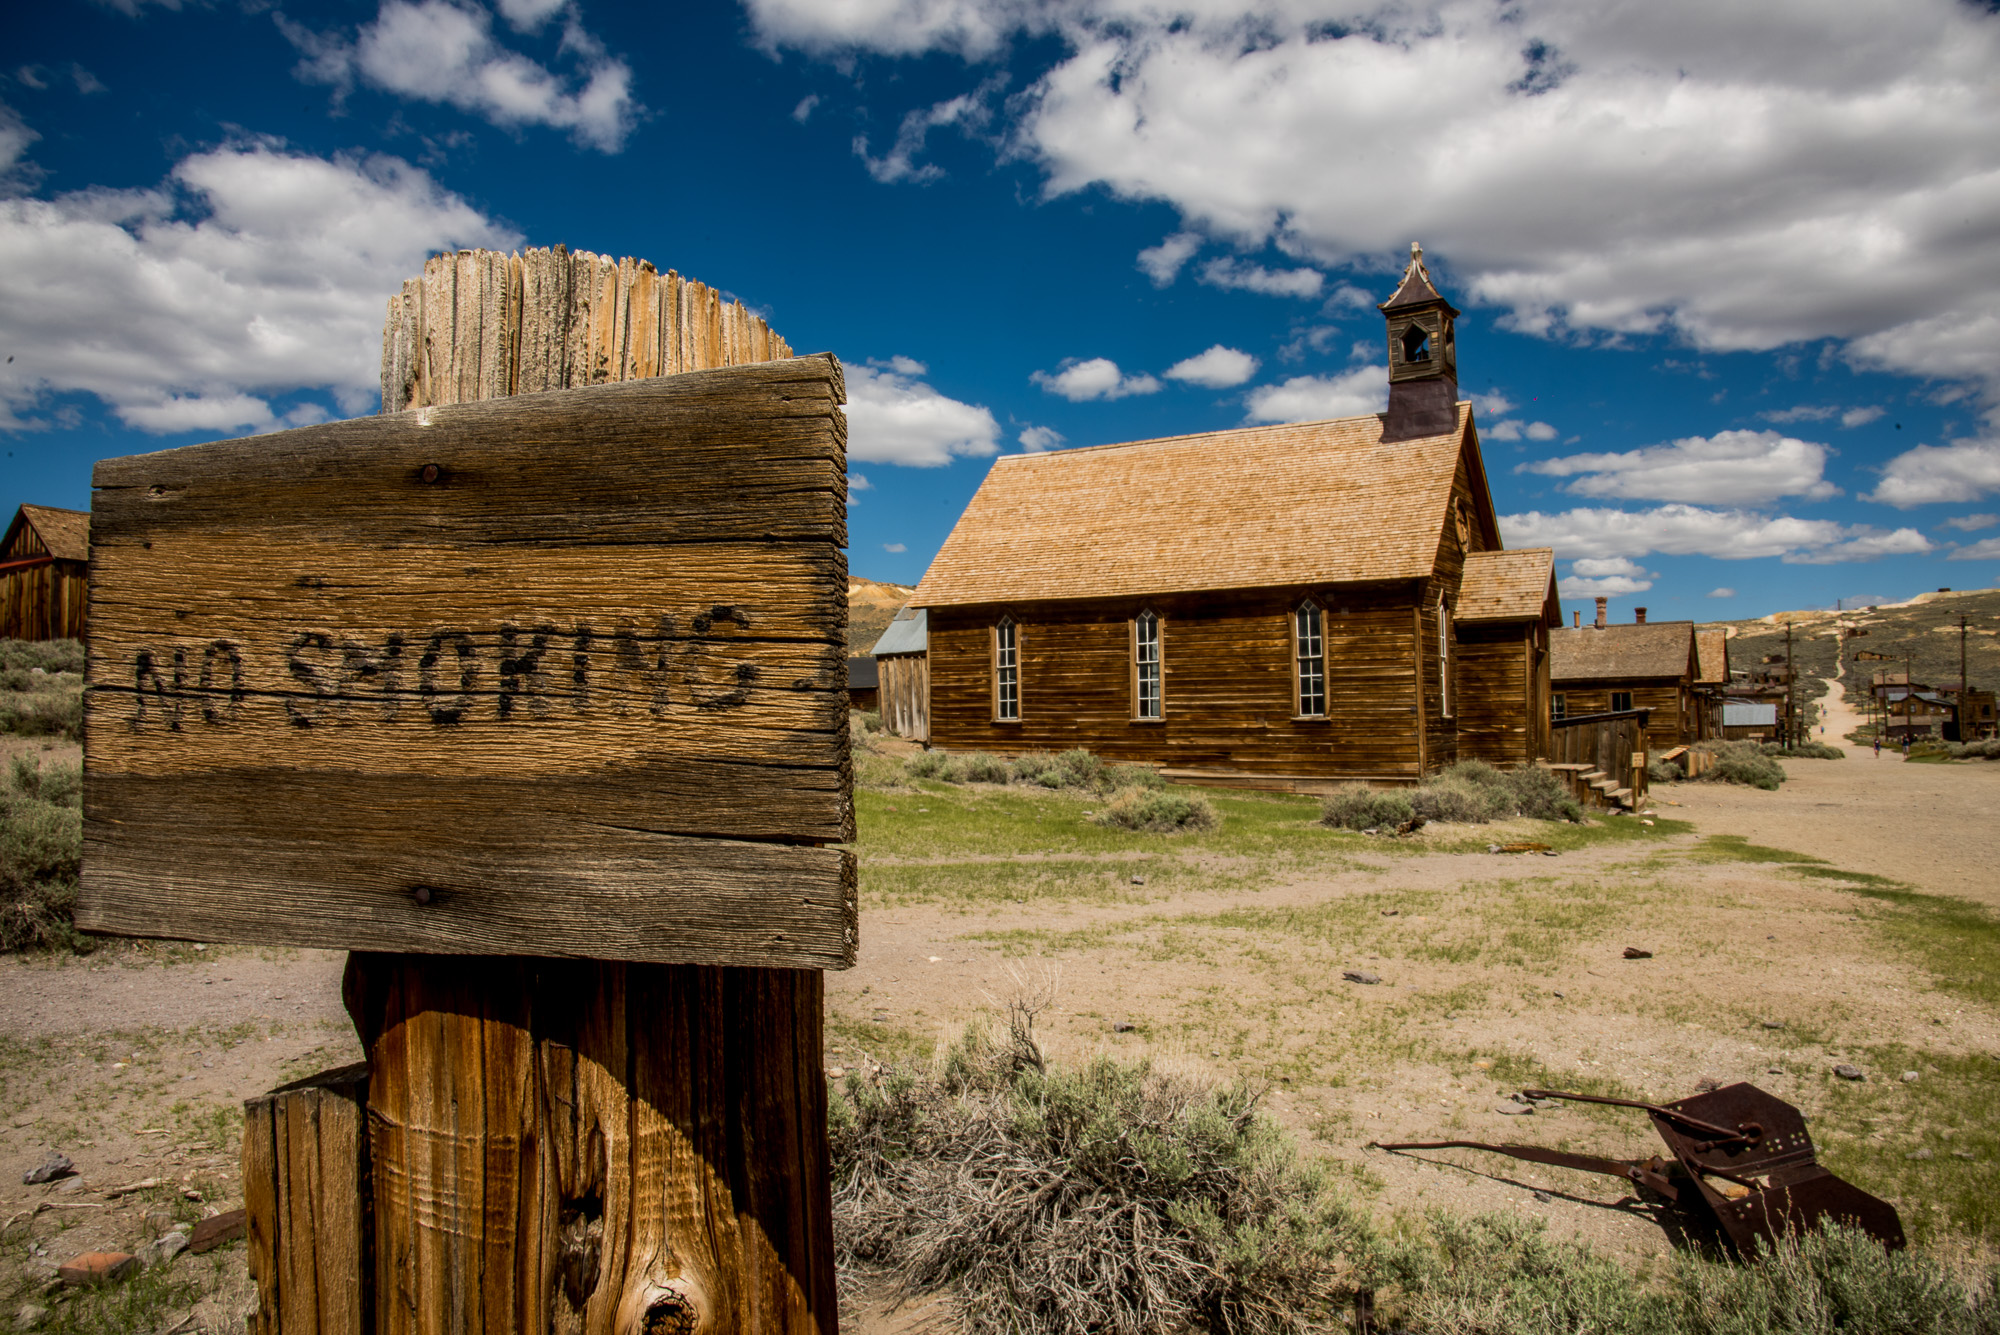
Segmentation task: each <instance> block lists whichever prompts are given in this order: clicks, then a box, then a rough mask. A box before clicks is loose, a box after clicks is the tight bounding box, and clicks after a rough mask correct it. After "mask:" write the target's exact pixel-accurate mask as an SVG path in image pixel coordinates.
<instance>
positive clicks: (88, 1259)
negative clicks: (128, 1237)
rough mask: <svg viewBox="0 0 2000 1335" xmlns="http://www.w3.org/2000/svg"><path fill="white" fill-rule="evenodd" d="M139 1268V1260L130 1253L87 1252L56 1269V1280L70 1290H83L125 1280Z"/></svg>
mask: <svg viewBox="0 0 2000 1335" xmlns="http://www.w3.org/2000/svg"><path fill="white" fill-rule="evenodd" d="M138 1268H139V1258H138V1257H136V1256H134V1255H132V1253H130V1252H85V1253H84V1254H83V1255H81V1256H76V1257H72V1258H70V1259H69V1260H67V1261H65V1262H63V1264H62V1265H60V1266H58V1267H56V1278H57V1279H60V1280H61V1281H62V1282H63V1284H64V1285H65V1286H66V1287H68V1288H72V1289H81V1288H85V1287H87V1286H89V1285H93V1284H110V1283H113V1282H115V1281H117V1280H121V1279H124V1278H125V1277H126V1276H128V1275H130V1274H131V1273H132V1272H133V1271H135V1270H137V1269H138Z"/></svg>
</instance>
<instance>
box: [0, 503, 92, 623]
mask: <svg viewBox="0 0 2000 1335" xmlns="http://www.w3.org/2000/svg"><path fill="white" fill-rule="evenodd" d="M89 601H90V514H89V512H88V511H84V510H59V509H57V508H56V507H55V506H52V505H24V506H22V507H21V508H20V509H19V510H17V511H15V512H14V521H13V522H12V523H11V524H9V525H8V526H7V537H6V539H5V540H4V541H0V639H12V640H80V639H82V638H83V633H84V612H85V608H86V607H87V605H88V604H89Z"/></svg>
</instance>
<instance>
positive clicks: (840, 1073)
mask: <svg viewBox="0 0 2000 1335" xmlns="http://www.w3.org/2000/svg"><path fill="white" fill-rule="evenodd" d="M846 1075H847V1068H846V1067H845V1066H829V1067H827V1068H826V1078H827V1079H829V1080H840V1079H843V1078H844V1077H845V1076H846Z"/></svg>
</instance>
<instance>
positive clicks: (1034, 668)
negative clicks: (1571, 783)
mask: <svg viewBox="0 0 2000 1335" xmlns="http://www.w3.org/2000/svg"><path fill="white" fill-rule="evenodd" d="M1381 310H1382V313H1383V316H1384V318H1385V320H1386V322H1387V326H1388V328H1387V335H1388V351H1389V379H1390V385H1389V407H1388V411H1387V412H1386V413H1370V414H1365V415H1363V416H1359V417H1347V418H1340V419H1337V420H1333V421H1323V422H1303V423H1294V424H1289V425H1283V426H1266V427H1252V428H1245V429H1240V430H1233V431H1216V432H1207V433H1203V434H1200V435H1191V436H1177V437H1171V438H1167V439H1161V440H1144V441H1134V442H1131V443H1127V444H1118V445H1102V446H1096V447H1092V448H1085V449H1074V450H1063V451H1055V452H1050V453H1044V454H1024V455H1013V456H1008V457H1004V458H1002V459H1000V460H998V461H997V462H996V463H995V464H994V466H993V468H992V470H991V472H989V473H988V474H987V477H986V480H985V482H984V483H982V484H981V486H980V488H979V491H978V493H977V494H976V495H975V496H974V497H973V499H972V502H971V504H970V505H969V506H968V507H967V508H966V511H965V513H964V515H962V516H961V517H960V519H959V521H958V524H957V526H956V527H955V528H954V529H953V530H952V533H951V536H950V537H949V538H948V539H947V540H946V541H945V544H944V547H943V549H942V550H941V551H940V552H939V553H938V556H937V559H936V560H935V561H934V562H933V563H932V564H931V567H930V570H929V571H928V572H927V573H926V574H925V576H924V579H923V582H922V583H921V584H919V585H918V587H917V592H916V595H915V596H914V597H913V598H912V600H911V602H912V605H913V606H918V607H922V608H924V609H926V610H927V611H928V613H929V626H928V630H929V635H928V649H929V655H928V656H929V671H930V740H931V742H932V743H933V744H935V745H938V746H943V747H947V748H950V749H952V750H984V751H991V752H997V753H1001V754H1019V753H1021V752H1027V751H1044V750H1047V751H1060V750H1063V749H1065V748H1068V747H1079V746H1080V747H1088V748H1089V749H1090V750H1092V751H1094V752H1096V753H1097V754H1099V755H1101V756H1104V757H1105V758H1106V759H1110V760H1115V761H1127V762H1144V763H1150V764H1155V765H1158V766H1160V767H1162V769H1163V770H1164V771H1165V773H1166V774H1167V775H1168V776H1169V777H1171V778H1179V779H1185V780H1189V781H1197V782H1207V783H1218V784H1226V785H1237V786H1244V787H1258V788H1274V789H1292V790H1297V791H1314V790H1320V789H1324V788H1327V787H1330V786H1332V785H1334V784H1337V783H1340V782H1344V781H1349V780H1368V781H1376V782H1390V783H1410V782H1414V781H1415V780H1417V779H1418V778H1419V777H1421V776H1422V775H1424V774H1426V773H1429V772H1432V771H1435V770H1437V769H1439V768H1441V767H1443V766H1445V765H1448V764H1450V763H1452V762H1453V761H1455V760H1457V759H1458V758H1459V757H1460V755H1461V754H1468V753H1478V754H1487V753H1488V752H1491V753H1492V754H1494V755H1495V756H1496V757H1499V758H1502V759H1505V760H1512V759H1514V758H1516V757H1519V758H1520V759H1526V758H1529V756H1528V753H1529V751H1530V750H1531V749H1532V744H1531V742H1530V741H1529V739H1530V738H1532V737H1533V736H1535V735H1536V733H1537V731H1538V729H1539V726H1540V725H1539V721H1538V720H1539V717H1540V715H1541V713H1542V710H1541V708H1540V707H1539V705H1538V702H1537V701H1536V700H1535V697H1534V689H1535V688H1534V684H1533V683H1534V680H1535V679H1536V678H1537V676H1538V673H1539V669H1538V668H1537V667H1536V665H1535V663H1534V660H1533V653H1534V645H1535V643H1537V641H1538V637H1540V636H1545V635H1546V632H1547V623H1548V619H1549V617H1550V616H1551V608H1552V607H1553V604H1552V601H1551V600H1552V598H1553V583H1552V581H1551V580H1550V579H1549V577H1548V575H1547V573H1546V572H1547V571H1548V570H1549V568H1550V555H1549V554H1548V553H1546V552H1544V553H1541V554H1540V555H1539V556H1537V557H1532V558H1530V559H1529V560H1528V561H1527V562H1526V564H1525V566H1524V567H1523V568H1522V569H1516V568H1515V567H1514V566H1513V565H1511V564H1509V563H1505V562H1489V563H1488V564H1487V565H1484V566H1479V567H1477V568H1478V569H1479V570H1480V571H1481V572H1482V573H1481V574H1479V575H1477V576H1474V577H1472V584H1473V588H1474V589H1475V591H1480V592H1479V597H1480V599H1481V601H1480V603H1479V608H1480V614H1481V616H1482V617H1483V618H1484V619H1483V620H1481V621H1479V622H1478V625H1479V626H1480V627H1481V630H1480V632H1479V636H1478V637H1477V638H1478V643H1479V645H1480V648H1479V649H1478V651H1477V652H1476V653H1475V657H1476V658H1478V660H1479V665H1478V666H1477V667H1475V668H1472V669H1468V668H1467V667H1466V666H1465V665H1464V663H1463V662H1462V659H1463V657H1464V654H1465V652H1466V650H1465V648H1464V646H1465V645H1466V643H1467V640H1468V636H1466V635H1465V634H1464V633H1463V630H1462V627H1461V626H1460V611H1461V603H1462V601H1463V599H1464V597H1465V585H1466V581H1467V578H1468V576H1467V568H1468V562H1469V561H1471V560H1472V558H1475V557H1478V556H1480V555H1481V554H1492V553H1499V552H1500V551H1501V550H1502V544H1501V539H1500V531H1499V525H1498V522H1497V519H1496V517H1495V515H1494V510H1493V502H1492V497H1491V495H1490V493H1489V491H1488V488H1487V481H1486V470H1485V465H1484V463H1483V462H1482V460H1481V457H1480V450H1479V434H1478V431H1477V429H1476V428H1475V425H1474V422H1473V412H1472V405H1471V404H1469V403H1466V402H1462V401H1460V400H1459V398H1458V392H1457V362H1456V359H1457V351H1456V343H1455V339H1454V336H1453V324H1452V322H1453V320H1454V319H1455V318H1456V316H1457V314H1458V312H1457V311H1455V310H1453V309H1452V307H1451V306H1450V304H1449V303H1447V302H1446V301H1445V300H1444V299H1443V298H1442V297H1441V296H1439V295H1438V293H1437V290H1436V289H1435V288H1434V287H1433V286H1432V284H1431V281H1430V276H1429V273H1428V271H1427V270H1426V269H1425V266H1424V264H1423V261H1422V256H1421V252H1420V251H1416V250H1415V248H1413V254H1412V258H1411V262H1410V266H1409V268H1408V269H1407V270H1406V271H1405V273H1404V276H1403V281H1402V283H1401V285H1400V286H1399V288H1398V290H1397V292H1396V294H1395V295H1394V296H1393V297H1391V298H1390V299H1389V301H1387V302H1385V303H1384V304H1383V305H1382V307H1381ZM1523 555H1526V554H1523ZM1524 570H1525V571H1526V573H1523V571H1524ZM1553 615H1554V616H1555V617H1556V618H1557V619H1559V618H1560V612H1559V610H1557V611H1555V612H1554V613H1553ZM1489 625H1490V626H1492V627H1494V629H1493V630H1492V631H1491V632H1488V631H1487V630H1486V629H1485V627H1487V626H1489ZM1505 627H1513V629H1512V630H1506V629H1503V628H1505ZM1501 660H1505V664H1506V666H1502V664H1501ZM1516 667H1517V668H1518V670H1515V669H1516ZM884 683H885V686H884V694H885V698H886V695H887V684H886V683H887V678H886V676H885V678H884ZM1531 711H1532V713H1531ZM1475 713H1476V715H1477V723H1476V724H1475V725H1474V726H1473V732H1474V734H1475V735H1474V739H1473V740H1472V741H1471V742H1470V743H1462V742H1461V728H1462V727H1465V726H1466V724H1467V721H1468V716H1469V715H1472V714H1475Z"/></svg>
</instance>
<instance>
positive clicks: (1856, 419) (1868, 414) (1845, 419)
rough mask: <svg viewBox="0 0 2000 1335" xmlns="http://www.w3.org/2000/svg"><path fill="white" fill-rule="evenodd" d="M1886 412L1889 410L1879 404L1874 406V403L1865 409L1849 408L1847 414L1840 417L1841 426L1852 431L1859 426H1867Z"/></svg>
mask: <svg viewBox="0 0 2000 1335" xmlns="http://www.w3.org/2000/svg"><path fill="white" fill-rule="evenodd" d="M1885 411H1887V410H1886V409H1884V408H1883V407H1881V406H1880V405H1879V404H1873V403H1871V404H1869V405H1868V406H1867V407H1865V408H1849V409H1848V410H1847V411H1846V412H1844V413H1842V414H1841V415H1840V424H1841V425H1842V426H1844V427H1848V428H1849V429H1852V428H1854V427H1857V426H1867V425H1868V424H1869V423H1870V422H1872V421H1874V420H1875V419H1876V418H1878V417H1880V416H1881V415H1882V414H1883V413H1884V412H1885Z"/></svg>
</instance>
